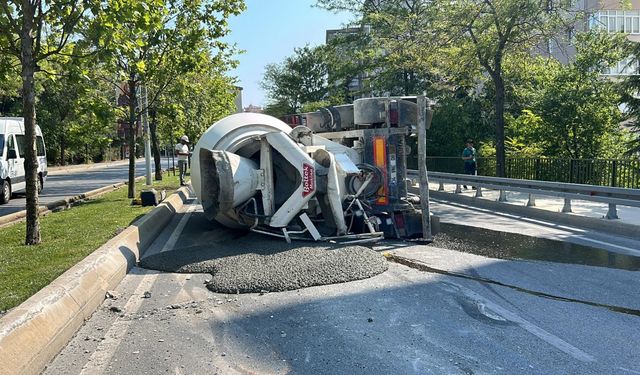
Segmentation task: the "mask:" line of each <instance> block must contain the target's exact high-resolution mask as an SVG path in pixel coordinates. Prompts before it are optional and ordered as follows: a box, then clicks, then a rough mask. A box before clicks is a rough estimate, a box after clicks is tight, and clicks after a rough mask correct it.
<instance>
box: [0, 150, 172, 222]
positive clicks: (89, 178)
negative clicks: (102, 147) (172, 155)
mask: <svg viewBox="0 0 640 375" xmlns="http://www.w3.org/2000/svg"><path fill="white" fill-rule="evenodd" d="M162 165H163V167H166V159H165V160H163V164H162ZM152 171H153V167H152ZM144 173H145V168H144V159H139V160H138V161H137V163H136V176H142V175H144ZM127 179H128V164H123V165H116V166H110V167H102V168H100V167H97V168H91V169H86V170H82V169H81V170H70V171H60V172H51V173H50V174H49V176H48V177H47V180H46V181H45V183H44V189H43V190H42V193H41V194H40V197H39V198H40V204H41V205H44V204H47V203H51V202H55V201H57V200H60V199H64V198H66V197H73V196H76V195H79V194H82V193H86V192H88V191H91V190H94V189H98V188H101V187H104V186H107V185H112V184H115V183H118V182H122V181H126V180H127ZM24 209H25V198H24V194H19V195H17V196H16V195H14V197H13V198H12V199H11V200H10V201H9V203H8V204H4V205H1V206H0V216H4V215H8V214H10V213H13V212H18V211H22V210H24Z"/></svg>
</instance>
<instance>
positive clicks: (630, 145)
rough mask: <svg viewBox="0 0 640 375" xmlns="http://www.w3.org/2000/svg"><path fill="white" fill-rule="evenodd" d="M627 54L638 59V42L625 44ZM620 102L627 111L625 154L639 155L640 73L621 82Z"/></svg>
mask: <svg viewBox="0 0 640 375" xmlns="http://www.w3.org/2000/svg"><path fill="white" fill-rule="evenodd" d="M627 49H628V51H629V54H630V55H631V56H633V57H634V58H635V60H636V62H637V61H638V58H639V57H640V43H629V44H628V45H627ZM621 101H622V103H623V104H624V106H625V108H626V111H627V115H628V116H627V117H628V118H627V122H626V123H627V125H628V126H629V134H628V137H627V139H626V140H625V141H624V145H625V154H626V155H627V156H638V155H640V75H637V74H635V75H630V76H628V77H627V78H626V79H625V80H624V81H623V82H622V99H621Z"/></svg>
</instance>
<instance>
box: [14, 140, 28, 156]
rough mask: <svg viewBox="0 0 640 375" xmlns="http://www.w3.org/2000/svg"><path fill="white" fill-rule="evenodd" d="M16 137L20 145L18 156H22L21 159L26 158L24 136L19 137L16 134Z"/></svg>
mask: <svg viewBox="0 0 640 375" xmlns="http://www.w3.org/2000/svg"><path fill="white" fill-rule="evenodd" d="M15 137H16V143H17V145H18V155H20V157H21V158H24V153H25V150H26V148H25V147H24V135H18V134H15Z"/></svg>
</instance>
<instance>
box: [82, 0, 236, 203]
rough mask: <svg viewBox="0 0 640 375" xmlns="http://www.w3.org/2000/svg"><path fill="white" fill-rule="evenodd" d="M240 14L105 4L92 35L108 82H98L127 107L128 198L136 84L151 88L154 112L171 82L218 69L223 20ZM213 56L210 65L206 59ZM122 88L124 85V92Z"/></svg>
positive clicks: (209, 0)
mask: <svg viewBox="0 0 640 375" xmlns="http://www.w3.org/2000/svg"><path fill="white" fill-rule="evenodd" d="M243 9H244V3H243V1H242V0H225V1H219V0H196V1H186V0H143V1H140V0H110V1H108V2H107V5H106V7H105V8H104V10H103V11H102V12H101V13H100V14H99V17H98V19H99V22H98V23H96V27H95V28H94V29H93V30H92V35H95V41H96V45H97V48H99V49H101V50H102V57H103V58H104V59H105V61H106V63H107V64H108V66H109V68H110V70H111V71H112V72H114V73H115V74H114V75H115V77H116V79H115V80H114V79H113V77H103V78H104V79H105V80H108V81H110V82H111V83H112V84H113V85H114V87H117V88H119V89H121V92H122V94H123V96H124V97H125V99H126V102H127V110H128V111H127V121H128V124H129V131H128V134H127V137H128V144H129V149H130V152H129V184H128V196H129V198H133V197H135V195H136V193H135V181H134V179H135V152H134V151H135V146H136V137H137V130H138V125H137V123H138V121H137V120H138V117H139V116H140V114H141V113H142V112H143V111H144V110H145V109H147V108H144V106H143V105H139V104H138V95H137V92H138V89H139V87H140V84H142V83H144V84H146V85H147V86H153V87H154V90H153V91H149V92H150V93H151V94H152V95H150V96H149V99H148V105H149V106H153V105H154V103H155V101H156V100H157V99H158V97H159V95H161V94H162V93H163V92H164V90H165V89H166V88H167V87H168V86H169V85H170V84H171V82H172V81H173V80H174V79H175V78H176V77H179V76H180V75H182V74H185V73H187V72H190V71H193V70H195V69H196V68H197V67H198V66H200V65H201V64H203V63H213V64H219V63H220V62H221V61H223V60H224V59H225V58H227V56H228V55H226V54H225V49H226V48H227V45H226V44H225V43H224V42H222V41H220V40H219V38H221V37H223V36H224V35H226V34H227V32H228V28H227V21H226V20H227V19H228V18H229V16H231V15H237V14H239V13H240V12H241V11H242V10H243ZM211 51H215V52H214V53H215V55H214V56H215V57H216V58H214V59H211V60H209V59H207V58H206V57H207V56H209V54H210V53H212V52H211ZM121 82H126V89H124V88H122V85H121Z"/></svg>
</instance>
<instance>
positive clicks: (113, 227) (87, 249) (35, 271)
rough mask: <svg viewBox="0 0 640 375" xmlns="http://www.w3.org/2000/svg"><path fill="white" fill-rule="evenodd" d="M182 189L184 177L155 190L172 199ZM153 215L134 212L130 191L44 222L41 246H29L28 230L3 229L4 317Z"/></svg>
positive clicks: (0, 288)
mask: <svg viewBox="0 0 640 375" xmlns="http://www.w3.org/2000/svg"><path fill="white" fill-rule="evenodd" d="M136 185H137V186H136V191H137V192H138V194H139V192H140V191H142V190H143V189H145V188H146V186H145V185H144V184H143V182H139V183H137V184H136ZM179 187H180V183H179V181H178V177H177V176H170V175H169V174H168V173H166V174H165V175H164V177H163V180H162V181H154V184H153V188H155V189H156V190H158V191H160V190H163V189H165V190H166V191H167V195H169V194H171V193H172V192H173V191H175V190H177V189H178V188H179ZM138 196H139V195H138ZM151 209H153V207H141V206H132V205H131V199H129V198H127V188H126V185H125V186H123V187H121V188H120V189H118V190H115V191H113V192H109V193H107V194H105V195H103V196H101V197H99V198H96V199H92V200H89V201H87V202H85V203H83V204H81V205H78V206H76V207H73V208H72V209H70V210H65V211H61V212H57V213H51V214H48V215H46V216H44V217H41V218H40V231H41V235H42V243H41V244H40V245H37V246H25V245H24V238H25V229H26V226H25V225H24V224H16V225H11V226H8V227H5V228H0V239H1V240H0V244H1V246H0V313H1V312H2V311H5V310H8V309H10V308H13V307H15V306H17V305H19V304H20V303H22V302H23V301H25V300H26V299H27V298H29V297H30V296H32V295H34V294H35V293H36V292H38V291H39V290H40V289H42V288H44V287H45V286H47V285H49V283H51V282H52V281H53V280H55V278H57V277H58V276H60V275H61V274H62V273H64V272H65V271H66V270H68V269H69V268H71V267H72V266H73V265H75V264H76V263H78V262H79V261H81V260H82V259H84V258H85V257H86V256H87V255H89V254H91V253H92V252H93V251H95V250H96V249H98V248H99V247H100V246H102V245H103V244H104V243H106V242H107V241H108V240H109V239H111V238H112V237H114V236H115V235H116V234H118V233H119V232H120V231H121V230H123V229H124V228H126V227H127V226H129V225H130V224H131V223H133V222H134V221H135V220H136V219H138V218H139V217H141V216H143V215H144V214H146V213H147V212H149V211H150V210H151Z"/></svg>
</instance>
